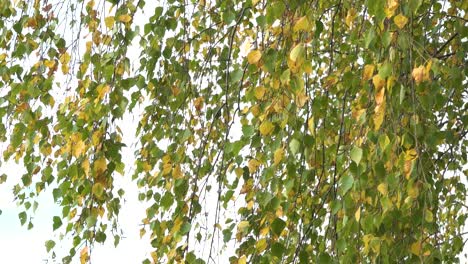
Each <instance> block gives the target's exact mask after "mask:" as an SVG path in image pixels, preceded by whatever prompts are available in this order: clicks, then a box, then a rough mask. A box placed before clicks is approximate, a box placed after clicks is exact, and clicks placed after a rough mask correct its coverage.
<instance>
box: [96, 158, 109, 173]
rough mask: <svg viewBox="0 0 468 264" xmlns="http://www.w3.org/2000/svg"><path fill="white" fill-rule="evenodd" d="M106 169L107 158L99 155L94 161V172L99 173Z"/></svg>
mask: <svg viewBox="0 0 468 264" xmlns="http://www.w3.org/2000/svg"><path fill="white" fill-rule="evenodd" d="M106 170H107V160H106V158H104V157H100V158H99V159H97V160H95V161H94V172H96V173H97V174H101V173H103V172H104V171H106Z"/></svg>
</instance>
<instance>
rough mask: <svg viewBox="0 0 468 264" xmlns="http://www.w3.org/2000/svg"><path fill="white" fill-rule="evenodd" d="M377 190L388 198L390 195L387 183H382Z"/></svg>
mask: <svg viewBox="0 0 468 264" xmlns="http://www.w3.org/2000/svg"><path fill="white" fill-rule="evenodd" d="M377 190H378V191H379V192H380V193H381V194H382V195H383V196H386V195H387V194H388V186H387V184H386V183H381V184H379V185H378V186H377Z"/></svg>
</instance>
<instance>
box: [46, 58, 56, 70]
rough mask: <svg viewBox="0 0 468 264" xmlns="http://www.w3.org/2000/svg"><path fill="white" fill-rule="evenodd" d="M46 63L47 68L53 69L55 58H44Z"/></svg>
mask: <svg viewBox="0 0 468 264" xmlns="http://www.w3.org/2000/svg"><path fill="white" fill-rule="evenodd" d="M44 65H45V66H46V67H47V68H49V69H52V68H54V66H55V61H53V60H44Z"/></svg>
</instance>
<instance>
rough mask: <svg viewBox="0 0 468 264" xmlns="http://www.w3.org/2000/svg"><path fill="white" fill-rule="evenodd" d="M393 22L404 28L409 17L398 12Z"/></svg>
mask: <svg viewBox="0 0 468 264" xmlns="http://www.w3.org/2000/svg"><path fill="white" fill-rule="evenodd" d="M393 22H395V25H397V27H398V28H399V29H402V28H404V27H405V25H406V23H408V18H407V17H405V16H404V15H402V14H398V15H397V16H396V17H394V18H393Z"/></svg>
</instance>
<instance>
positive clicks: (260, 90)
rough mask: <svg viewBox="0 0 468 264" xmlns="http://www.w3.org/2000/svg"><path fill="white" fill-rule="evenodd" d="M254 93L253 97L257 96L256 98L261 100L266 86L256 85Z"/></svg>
mask: <svg viewBox="0 0 468 264" xmlns="http://www.w3.org/2000/svg"><path fill="white" fill-rule="evenodd" d="M254 93H255V98H257V99H258V100H262V98H263V96H265V93H266V88H265V87H263V86H259V87H256V88H255V91H254Z"/></svg>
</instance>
